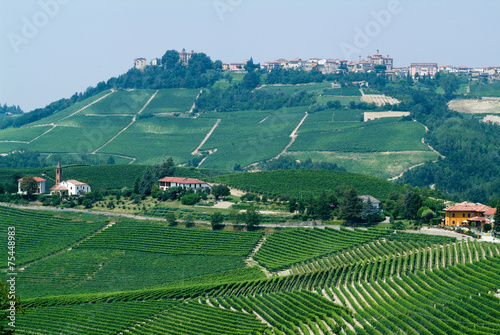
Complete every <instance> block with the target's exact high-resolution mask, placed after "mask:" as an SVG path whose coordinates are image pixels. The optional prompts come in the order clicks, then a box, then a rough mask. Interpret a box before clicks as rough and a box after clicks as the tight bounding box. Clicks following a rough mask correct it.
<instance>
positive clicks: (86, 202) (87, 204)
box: [82, 199, 93, 208]
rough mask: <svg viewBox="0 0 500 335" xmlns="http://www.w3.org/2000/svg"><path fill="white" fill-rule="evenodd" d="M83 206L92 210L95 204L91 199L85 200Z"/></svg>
mask: <svg viewBox="0 0 500 335" xmlns="http://www.w3.org/2000/svg"><path fill="white" fill-rule="evenodd" d="M82 205H83V206H84V207H85V208H92V205H93V202H92V200H90V199H85V200H83V202H82Z"/></svg>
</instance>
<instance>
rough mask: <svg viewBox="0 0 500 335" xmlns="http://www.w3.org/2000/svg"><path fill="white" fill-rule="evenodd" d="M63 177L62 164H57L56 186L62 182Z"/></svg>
mask: <svg viewBox="0 0 500 335" xmlns="http://www.w3.org/2000/svg"><path fill="white" fill-rule="evenodd" d="M61 176H62V167H61V162H57V167H56V185H58V184H59V183H60V182H61Z"/></svg>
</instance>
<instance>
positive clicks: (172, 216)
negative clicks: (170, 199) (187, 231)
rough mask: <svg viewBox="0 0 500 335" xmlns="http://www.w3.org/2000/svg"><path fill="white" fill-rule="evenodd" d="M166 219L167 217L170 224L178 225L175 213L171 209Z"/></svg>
mask: <svg viewBox="0 0 500 335" xmlns="http://www.w3.org/2000/svg"><path fill="white" fill-rule="evenodd" d="M165 219H167V223H168V225H169V226H176V225H177V218H176V217H175V213H174V212H172V211H170V212H168V213H167V215H165Z"/></svg>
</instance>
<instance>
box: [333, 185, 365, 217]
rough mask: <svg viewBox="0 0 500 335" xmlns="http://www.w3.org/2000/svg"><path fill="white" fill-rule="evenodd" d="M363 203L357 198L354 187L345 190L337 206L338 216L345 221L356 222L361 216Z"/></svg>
mask: <svg viewBox="0 0 500 335" xmlns="http://www.w3.org/2000/svg"><path fill="white" fill-rule="evenodd" d="M362 209H363V203H362V201H361V199H359V198H358V192H357V191H356V189H355V188H354V187H351V188H350V189H348V190H347V191H345V193H344V196H343V198H342V202H341V204H340V208H339V217H340V219H342V220H346V221H347V222H356V221H358V220H359V219H360V218H361V211H362Z"/></svg>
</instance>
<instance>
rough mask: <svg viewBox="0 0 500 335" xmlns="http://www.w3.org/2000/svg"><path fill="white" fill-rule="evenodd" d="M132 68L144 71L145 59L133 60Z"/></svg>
mask: <svg viewBox="0 0 500 335" xmlns="http://www.w3.org/2000/svg"><path fill="white" fill-rule="evenodd" d="M134 67H135V68H136V69H137V70H141V71H142V70H144V69H145V68H146V58H142V57H140V58H136V59H134Z"/></svg>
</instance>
